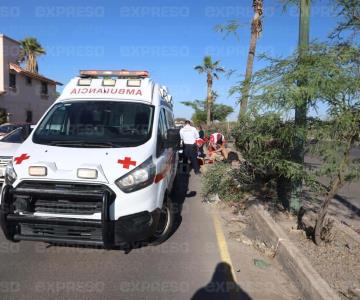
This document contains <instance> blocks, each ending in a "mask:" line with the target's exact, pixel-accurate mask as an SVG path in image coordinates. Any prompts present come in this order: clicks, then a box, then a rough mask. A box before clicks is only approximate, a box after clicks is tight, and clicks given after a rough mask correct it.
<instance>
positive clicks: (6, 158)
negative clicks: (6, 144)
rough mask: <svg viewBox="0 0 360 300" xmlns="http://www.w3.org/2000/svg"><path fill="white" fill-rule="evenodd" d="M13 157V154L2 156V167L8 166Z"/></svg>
mask: <svg viewBox="0 0 360 300" xmlns="http://www.w3.org/2000/svg"><path fill="white" fill-rule="evenodd" d="M11 159H12V156H0V167H6V166H7V164H8V163H9V162H10V161H11Z"/></svg>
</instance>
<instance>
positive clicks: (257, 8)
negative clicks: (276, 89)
mask: <svg viewBox="0 0 360 300" xmlns="http://www.w3.org/2000/svg"><path fill="white" fill-rule="evenodd" d="M252 6H253V9H254V16H253V19H252V22H251V38H250V47H249V53H248V57H247V62H246V71H245V79H244V82H243V86H242V89H241V100H240V115H239V117H241V116H243V115H244V114H245V113H246V110H247V106H248V99H249V91H250V83H251V76H252V72H253V65H254V57H255V52H256V43H257V40H258V38H259V37H260V34H261V32H262V14H263V0H253V5H252Z"/></svg>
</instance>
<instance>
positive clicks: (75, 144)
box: [50, 141, 117, 148]
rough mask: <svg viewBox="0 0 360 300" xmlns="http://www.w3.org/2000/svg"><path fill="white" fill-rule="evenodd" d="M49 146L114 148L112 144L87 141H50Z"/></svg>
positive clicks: (114, 145)
mask: <svg viewBox="0 0 360 300" xmlns="http://www.w3.org/2000/svg"><path fill="white" fill-rule="evenodd" d="M50 145H51V146H65V147H79V148H115V147H117V145H116V144H114V143H112V142H88V141H52V142H50Z"/></svg>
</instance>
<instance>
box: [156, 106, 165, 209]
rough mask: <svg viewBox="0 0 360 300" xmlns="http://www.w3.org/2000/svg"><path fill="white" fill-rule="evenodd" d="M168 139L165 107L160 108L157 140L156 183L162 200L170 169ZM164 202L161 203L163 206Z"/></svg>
mask: <svg viewBox="0 0 360 300" xmlns="http://www.w3.org/2000/svg"><path fill="white" fill-rule="evenodd" d="M166 141H167V125H166V117H165V111H164V108H160V113H159V123H158V131H157V141H156V177H155V184H158V185H159V189H158V200H159V201H162V200H163V198H164V193H165V190H166V188H167V186H168V176H167V173H168V169H167V156H168V149H167V148H166ZM161 204H162V202H161V203H159V205H160V206H161Z"/></svg>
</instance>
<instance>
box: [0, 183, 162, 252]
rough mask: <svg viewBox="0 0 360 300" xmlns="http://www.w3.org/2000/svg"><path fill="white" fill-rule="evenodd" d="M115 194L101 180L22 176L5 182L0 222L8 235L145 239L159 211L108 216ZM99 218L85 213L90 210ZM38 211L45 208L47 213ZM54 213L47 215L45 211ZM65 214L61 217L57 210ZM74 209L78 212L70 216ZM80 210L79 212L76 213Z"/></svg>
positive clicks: (75, 240)
mask: <svg viewBox="0 0 360 300" xmlns="http://www.w3.org/2000/svg"><path fill="white" fill-rule="evenodd" d="M115 198H116V195H115V194H114V193H113V191H111V190H110V189H109V188H108V187H106V186H103V185H95V184H94V185H85V184H84V185H83V184H70V186H69V187H68V186H67V185H66V184H59V183H46V184H45V185H44V184H43V183H42V184H39V186H38V188H36V184H34V183H29V182H24V184H22V185H19V186H18V187H16V188H13V187H11V186H8V185H6V186H4V188H3V190H2V194H1V206H0V224H1V228H2V230H3V232H4V234H5V236H6V238H7V239H9V240H11V241H20V240H30V241H43V242H49V243H57V244H78V245H88V246H99V247H105V248H112V247H114V246H122V245H125V244H126V245H128V244H130V245H131V244H133V243H136V242H140V241H146V240H148V239H149V238H150V237H151V236H152V235H153V234H154V232H155V230H156V227H157V224H158V220H159V216H160V211H159V210H157V209H156V210H154V211H152V212H148V211H142V212H138V213H136V214H131V215H127V216H122V217H120V218H118V219H117V220H111V219H110V206H111V205H112V203H113V202H114V200H115ZM91 212H92V213H97V214H100V216H101V218H100V219H89V218H86V215H88V214H89V213H91ZM39 213H47V215H46V216H43V215H39ZM52 213H54V216H53V217H52V216H51V217H50V216H49V214H52ZM62 213H63V214H65V215H66V217H61V214H62ZM71 213H73V214H76V216H77V217H76V218H75V217H74V218H72V217H69V215H70V214H71ZM79 214H80V215H81V214H83V215H84V217H83V218H79V217H78V216H79Z"/></svg>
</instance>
